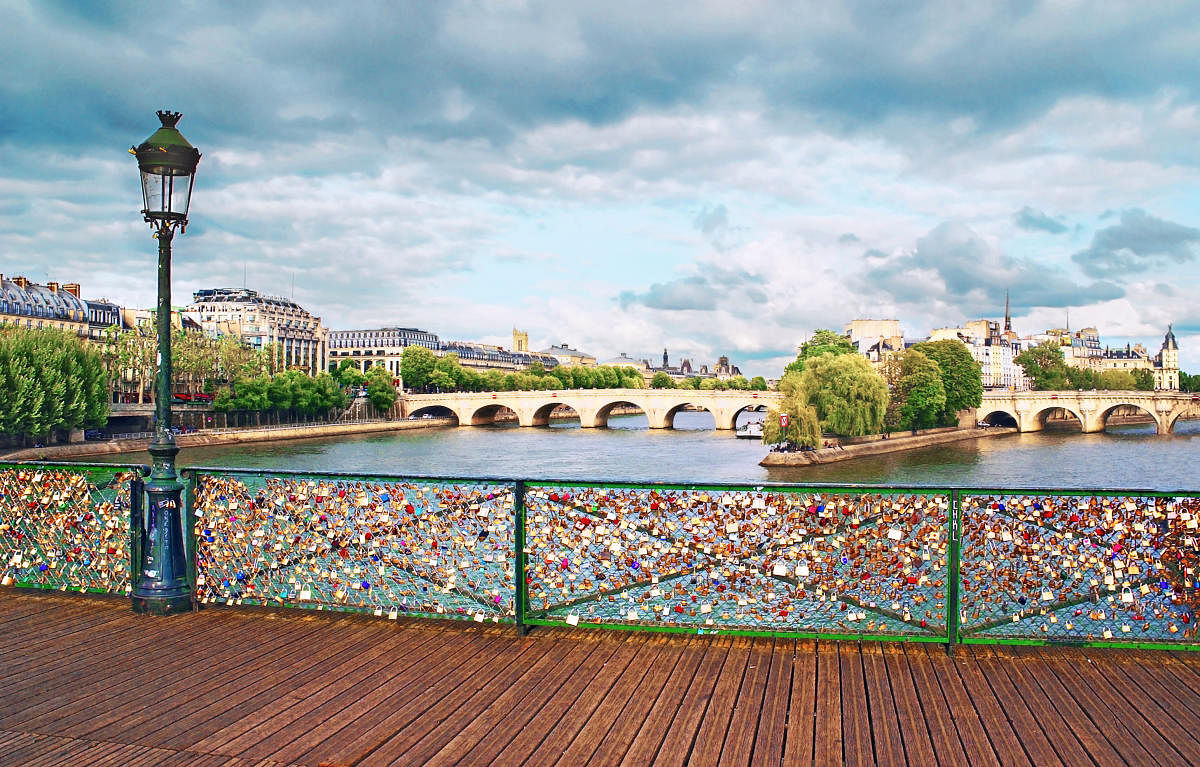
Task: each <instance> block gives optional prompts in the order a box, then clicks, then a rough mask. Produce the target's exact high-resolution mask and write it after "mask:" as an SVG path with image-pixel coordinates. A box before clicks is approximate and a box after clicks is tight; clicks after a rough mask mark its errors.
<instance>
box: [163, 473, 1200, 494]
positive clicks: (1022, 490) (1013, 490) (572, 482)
mask: <svg viewBox="0 0 1200 767" xmlns="http://www.w3.org/2000/svg"><path fill="white" fill-rule="evenodd" d="M180 470H181V471H184V472H189V473H196V474H203V473H221V474H270V475H275V476H288V477H316V476H320V477H331V478H334V479H360V478H363V477H371V478H378V479H396V480H418V481H423V482H502V483H516V482H524V483H525V484H526V485H530V486H535V487H536V486H542V485H545V486H551V485H553V486H556V487H614V488H648V489H661V490H755V491H758V490H766V489H768V488H770V489H771V490H776V491H807V490H815V491H822V492H836V491H845V492H856V493H857V492H884V493H947V492H952V491H955V490H957V491H959V492H966V493H973V494H977V495H985V494H986V495H998V494H1005V493H1008V494H1015V495H1033V494H1041V495H1066V496H1118V495H1138V496H1146V497H1167V496H1179V495H1187V496H1195V495H1200V490H1182V489H1181V490H1150V489H1146V488H1103V489H1096V488H1046V487H1037V486H1031V487H1008V488H987V487H971V486H967V485H952V484H945V485H903V484H888V483H876V484H858V483H827V482H771V481H764V482H660V481H654V480H645V481H642V480H626V479H622V480H611V479H588V478H583V479H578V478H576V479H560V478H554V477H512V476H496V475H479V476H447V475H439V474H417V473H411V474H410V473H405V474H397V473H394V472H345V471H319V470H314V471H309V470H301V469H272V468H265V467H245V466H242V467H233V466H188V467H184V468H182V469H180Z"/></svg>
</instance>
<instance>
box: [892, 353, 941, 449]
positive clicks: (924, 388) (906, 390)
mask: <svg viewBox="0 0 1200 767" xmlns="http://www.w3.org/2000/svg"><path fill="white" fill-rule="evenodd" d="M898 389H899V392H898V394H899V396H900V400H901V402H900V407H899V411H900V412H899V416H900V426H901V427H902V428H905V429H928V428H930V427H932V426H936V425H937V423H938V420H939V418H940V417H941V415H942V413H943V412H945V410H946V390H945V388H944V386H943V384H942V370H941V367H940V366H939V365H938V363H936V362H934V361H933V360H931V359H929V357H927V356H926V355H925V354H923V353H922V352H920V351H919V350H917V348H916V347H913V348H912V349H909V350H908V351H907V352H905V353H904V355H903V357H902V358H901V360H900V380H899V382H898Z"/></svg>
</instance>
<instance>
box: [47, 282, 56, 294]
mask: <svg viewBox="0 0 1200 767" xmlns="http://www.w3.org/2000/svg"><path fill="white" fill-rule="evenodd" d="M46 287H48V288H50V292H51V293H57V292H58V283H57V282H47V283H46Z"/></svg>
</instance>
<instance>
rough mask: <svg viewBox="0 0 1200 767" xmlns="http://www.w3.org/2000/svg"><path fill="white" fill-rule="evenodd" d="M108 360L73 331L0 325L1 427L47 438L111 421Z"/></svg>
mask: <svg viewBox="0 0 1200 767" xmlns="http://www.w3.org/2000/svg"><path fill="white" fill-rule="evenodd" d="M103 365H104V361H103V360H102V359H101V356H100V354H99V353H98V352H97V351H96V350H95V349H92V348H88V347H84V346H83V344H82V342H81V341H80V340H79V338H78V337H77V336H76V335H74V334H73V333H68V332H66V331H61V330H49V329H47V330H42V329H37V330H33V329H27V328H21V329H16V328H10V329H0V432H2V433H6V434H13V435H20V436H22V437H26V438H28V437H49V436H50V435H51V434H53V433H54V432H56V431H70V430H74V429H79V428H82V427H92V426H102V425H103V424H104V422H105V421H106V420H107V413H108V385H107V381H106V379H105V375H104V370H103Z"/></svg>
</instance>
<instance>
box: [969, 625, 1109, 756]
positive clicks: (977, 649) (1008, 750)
mask: <svg viewBox="0 0 1200 767" xmlns="http://www.w3.org/2000/svg"><path fill="white" fill-rule="evenodd" d="M965 655H970V657H971V660H972V661H973V668H974V669H975V671H974V672H970V671H968V672H967V673H966V674H964V680H965V679H967V677H968V675H969V676H970V679H971V681H970V682H969V684H968V689H970V688H971V686H972V685H978V684H979V683H980V681H982V683H983V684H986V685H987V686H988V689H989V690H991V694H992V695H993V696H994V697H995V699H996V704H995V705H996V707H997V708H998V709H999V710H1000V712H1001V713H1002V715H1003V717H1004V719H1005V720H1006V722H1007V725H1008V730H1009V732H1010V733H1011V734H1012V739H1013V740H1015V741H1016V743H1017V747H1018V748H1020V749H1021V750H1022V751H1023V752H1024V753H1025V755H1026V756H1027V757H1028V759H1029V760H1030V761H1032V763H1033V764H1035V765H1039V767H1042V766H1043V765H1044V767H1058V766H1059V765H1062V764H1063V762H1062V760H1061V759H1060V758H1059V756H1058V754H1057V753H1056V752H1055V750H1054V746H1053V745H1051V742H1050V740H1049V739H1048V738H1047V734H1048V733H1046V732H1044V731H1043V730H1042V726H1041V724H1040V723H1039V721H1038V719H1037V717H1035V716H1034V715H1033V713H1032V712H1031V711H1030V710H1029V706H1028V705H1027V704H1026V702H1025V698H1024V697H1023V696H1022V695H1020V694H1018V693H1017V691H1016V690H1015V689H1014V687H1013V684H1012V682H1011V681H1010V680H1009V678H1008V674H1007V673H1005V671H1004V669H1002V668H998V667H997V661H996V656H995V654H994V653H992V652H991V651H990V650H987V649H985V648H983V647H981V646H979V645H963V646H962V647H959V648H958V650H957V652H956V654H955V658H956V659H958V658H959V657H960V656H965ZM972 694H974V693H972ZM988 718H989V725H988V726H989V727H990V726H992V725H991V724H990V720H991V718H992V714H989V717H988ZM1055 737H1064V738H1065V740H1067V741H1071V742H1074V738H1073V737H1072V736H1071V735H1070V734H1069V733H1062V734H1059V735H1056V736H1055ZM996 738H997V739H999V740H1007V738H1005V736H1003V735H997V736H996ZM993 742H994V743H996V742H997V740H993ZM996 752H997V754H998V755H999V756H1000V760H1001V762H1003V763H1007V762H1006V761H1005V760H1006V759H1007V758H1012V759H1015V757H1012V756H1011V754H1012V746H1011V744H1009V745H1007V746H1000V745H997V748H996ZM1079 756H1081V757H1083V756H1085V755H1084V754H1083V753H1082V752H1079Z"/></svg>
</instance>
